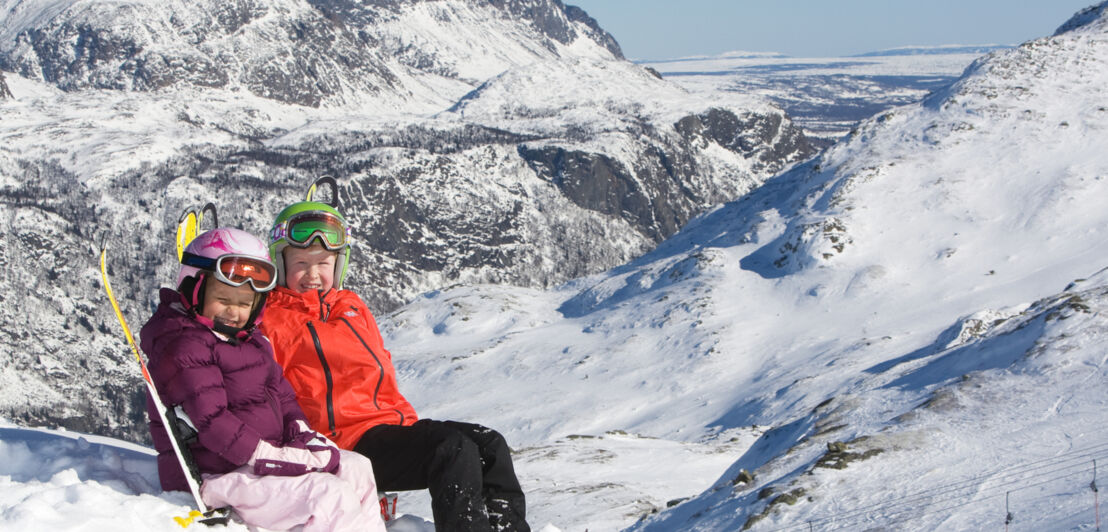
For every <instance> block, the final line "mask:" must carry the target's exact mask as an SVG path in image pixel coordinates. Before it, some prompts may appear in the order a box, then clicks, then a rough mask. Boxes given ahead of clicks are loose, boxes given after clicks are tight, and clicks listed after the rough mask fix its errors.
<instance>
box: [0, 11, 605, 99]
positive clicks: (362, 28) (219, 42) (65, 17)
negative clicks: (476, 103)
mask: <svg viewBox="0 0 1108 532" xmlns="http://www.w3.org/2000/svg"><path fill="white" fill-rule="evenodd" d="M0 12H2V13H4V16H3V17H2V18H0V68H3V69H5V70H11V71H15V72H18V73H19V74H21V75H23V76H25V77H28V78H32V79H40V80H44V81H47V82H49V83H53V84H56V85H58V86H59V87H61V88H63V89H65V90H70V91H72V90H79V89H86V88H106V89H114V90H139V91H150V90H157V89H162V88H166V87H179V86H182V85H192V86H199V87H215V88H224V89H239V90H246V91H249V92H251V93H253V94H256V95H258V96H262V97H265V98H272V99H275V100H278V101H282V102H288V103H297V104H301V105H308V106H319V105H339V104H351V103H360V104H363V105H369V106H371V107H373V108H376V109H381V110H388V109H396V110H410V111H415V110H424V111H426V110H429V109H434V108H435V107H440V106H443V105H446V104H448V102H449V101H451V100H452V99H454V98H456V97H457V96H458V95H459V93H464V91H465V90H466V88H465V87H466V85H467V84H473V83H479V82H480V81H481V80H483V79H486V78H488V77H490V76H493V75H495V74H497V73H499V72H502V71H504V70H507V69H509V68H512V67H514V66H519V65H522V64H527V63H530V62H533V61H535V60H537V59H553V58H557V57H565V56H569V55H581V54H585V55H589V56H591V57H596V58H606V59H615V58H619V57H621V56H620V55H619V48H618V45H616V44H615V41H614V40H613V39H612V38H611V36H610V35H608V34H607V33H605V32H604V31H603V30H601V29H600V28H599V27H598V26H596V24H595V21H592V20H591V19H589V18H588V17H587V15H584V13H583V12H581V11H580V10H566V9H565V8H564V6H562V5H561V4H558V3H555V2H552V1H547V0H543V1H539V2H531V1H522V0H507V1H503V2H492V3H479V2H467V1H463V0H437V1H434V2H408V1H400V0H393V1H387V2H374V3H368V4H362V3H357V4H356V3H341V2H340V3H332V2H308V1H304V0H235V1H231V2H227V1H208V0H205V1H201V2H183V1H180V0H176V1H169V2H162V1H157V2H155V1H150V0H129V1H126V2H94V1H87V0H69V1H66V2H36V1H28V0H7V1H6V2H5V3H4V4H3V6H2V7H0ZM464 28H469V30H465V29H464ZM477 28H481V29H480V30H478V29H477Z"/></svg>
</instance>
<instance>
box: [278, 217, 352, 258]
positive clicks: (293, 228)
mask: <svg viewBox="0 0 1108 532" xmlns="http://www.w3.org/2000/svg"><path fill="white" fill-rule="evenodd" d="M349 237H350V235H349V234H348V230H347V228H346V226H345V225H344V224H343V223H342V220H339V219H338V218H337V217H335V216H332V215H331V214H328V213H320V212H310V213H305V214H301V215H298V216H294V217H292V218H290V219H289V221H288V230H287V231H286V233H285V239H286V240H288V241H289V243H290V244H298V245H300V246H304V247H307V246H308V245H310V244H311V243H312V241H313V240H315V239H316V238H319V239H321V240H322V243H323V246H324V247H326V248H328V249H335V248H341V247H343V246H345V245H347V243H349Z"/></svg>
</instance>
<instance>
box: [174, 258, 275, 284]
mask: <svg viewBox="0 0 1108 532" xmlns="http://www.w3.org/2000/svg"><path fill="white" fill-rule="evenodd" d="M181 264H184V265H185V266H192V267H194V268H199V269H201V270H205V271H210V272H213V273H214V274H215V278H216V279H219V282H221V283H225V284H229V285H231V286H242V285H244V284H246V283H250V288H251V290H253V291H255V292H268V291H270V290H272V289H273V287H274V286H276V285H277V267H276V266H274V265H273V263H272V262H269V261H268V260H264V259H259V258H257V257H251V256H249V255H237V254H234V253H231V254H227V255H220V256H219V257H218V258H215V259H212V258H208V257H201V256H200V255H194V254H192V253H188V252H185V253H184V255H183V256H182V257H181Z"/></svg>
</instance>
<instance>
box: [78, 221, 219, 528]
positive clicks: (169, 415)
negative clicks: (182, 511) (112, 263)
mask: <svg viewBox="0 0 1108 532" xmlns="http://www.w3.org/2000/svg"><path fill="white" fill-rule="evenodd" d="M212 212H213V215H214V207H213V211H212ZM193 216H194V221H196V220H197V218H198V216H197V215H196V214H195V213H193ZM182 218H183V217H182ZM192 231H193V236H195V225H193V226H192ZM178 238H179V239H180V235H178ZM190 240H191V238H190ZM178 245H180V240H178ZM186 245H187V242H186ZM182 249H183V248H182ZM107 257H108V243H107V240H105V241H104V243H103V245H102V246H101V247H100V276H101V278H102V279H103V280H104V291H105V292H107V294H108V301H110V302H111V304H112V309H113V310H115V317H116V318H118V319H119V325H120V326H122V327H123V334H124V336H126V337H127V344H128V345H130V347H131V353H132V354H134V355H135V360H137V361H138V363H139V367H140V368H141V369H142V379H143V382H145V383H146V391H147V392H148V393H149V394H150V397H151V399H152V400H153V401H154V409H155V410H157V412H158V415H159V417H161V420H162V425H164V426H165V427H166V430H167V431H169V436H170V438H169V441H170V443H171V444H172V446H173V452H174V454H176V455H177V460H178V461H179V462H180V463H181V468H182V469H183V470H184V471H185V480H186V481H187V482H188V485H189V491H190V492H192V498H193V499H194V500H195V502H196V507H197V508H198V510H193V511H192V512H190V513H189V515H187V516H185V517H174V518H173V520H174V521H176V522H177V524H178V525H181V527H182V528H185V527H188V526H189V525H190V524H192V523H193V522H194V521H195V522H200V523H203V524H205V525H208V526H214V525H225V524H227V523H228V521H229V520H230V517H231V509H230V508H214V509H209V508H208V506H207V505H206V504H204V501H203V500H201V499H200V482H201V479H200V471H199V470H198V469H197V467H196V464H195V462H194V461H193V459H192V453H191V452H190V451H189V449H188V447H186V446H184V445H182V442H183V441H184V440H182V439H181V437H182V435H181V432H182V431H181V427H180V425H179V424H178V423H179V421H178V416H177V413H176V412H175V411H174V410H170V409H167V408H166V407H165V404H163V403H162V400H161V397H160V396H159V395H158V390H157V389H156V388H155V387H154V380H153V379H152V378H151V377H150V372H149V371H147V369H146V363H145V362H143V360H142V355H141V354H140V353H139V349H138V345H137V344H135V338H134V336H132V335H131V328H130V327H128V326H127V320H126V319H125V318H124V317H123V311H122V310H120V308H119V302H118V301H116V299H115V294H114V293H113V292H112V284H111V282H110V281H109V279H108V266H107V261H108V258H107Z"/></svg>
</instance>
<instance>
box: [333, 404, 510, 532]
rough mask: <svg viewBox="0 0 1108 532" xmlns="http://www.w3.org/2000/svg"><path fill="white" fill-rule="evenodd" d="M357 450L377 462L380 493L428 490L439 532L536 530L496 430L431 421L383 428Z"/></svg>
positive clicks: (364, 437) (373, 431) (365, 437)
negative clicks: (530, 523) (529, 520)
mask: <svg viewBox="0 0 1108 532" xmlns="http://www.w3.org/2000/svg"><path fill="white" fill-rule="evenodd" d="M354 451H356V452H358V453H359V454H362V455H364V456H367V457H369V459H370V460H371V461H372V462H373V475H374V476H375V477H376V480H377V490H378V491H381V492H385V491H408V490H420V489H425V488H426V489H427V490H429V491H430V493H431V511H432V513H433V514H434V519H435V530H436V531H440V532H441V531H448V532H465V531H475V532H486V531H498V532H499V531H512V532H529V531H530V530H531V528H530V527H529V526H527V521H526V504H525V502H524V497H523V490H522V489H521V488H520V486H519V480H518V479H517V478H516V473H515V468H514V467H513V466H512V456H511V454H510V450H509V448H508V443H507V442H506V441H504V437H503V436H501V435H500V433H499V432H496V431H495V430H492V429H489V428H486V427H482V426H481V425H475V424H472V423H460V422H457V421H434V420H430V419H421V420H419V421H416V422H415V424H413V425H410V426H401V425H378V426H376V427H373V428H371V429H369V430H367V431H366V433H365V434H363V435H362V439H361V440H359V441H358V444H357V445H355V446H354Z"/></svg>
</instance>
